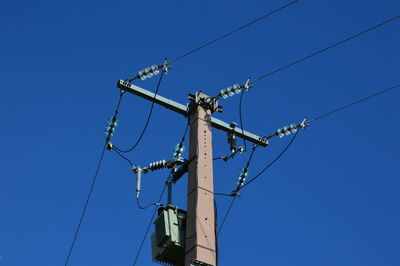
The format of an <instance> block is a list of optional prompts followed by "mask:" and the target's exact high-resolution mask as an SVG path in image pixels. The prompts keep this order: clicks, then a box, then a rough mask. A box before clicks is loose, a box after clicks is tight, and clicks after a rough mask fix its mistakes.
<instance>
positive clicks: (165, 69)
mask: <svg viewBox="0 0 400 266" xmlns="http://www.w3.org/2000/svg"><path fill="white" fill-rule="evenodd" d="M159 68H162V71H163V72H164V73H165V74H168V71H169V70H170V69H171V68H172V67H171V66H168V61H167V58H165V60H164V64H163V65H162V66H159Z"/></svg>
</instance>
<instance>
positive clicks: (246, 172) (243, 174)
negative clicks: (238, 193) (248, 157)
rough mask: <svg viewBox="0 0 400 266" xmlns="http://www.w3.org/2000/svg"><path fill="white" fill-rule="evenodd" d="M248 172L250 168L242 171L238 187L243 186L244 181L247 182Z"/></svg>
mask: <svg viewBox="0 0 400 266" xmlns="http://www.w3.org/2000/svg"><path fill="white" fill-rule="evenodd" d="M247 174H248V169H247V168H243V170H242V171H241V172H240V175H239V177H238V179H237V181H236V184H237V185H238V187H242V186H243V185H244V182H246V177H247Z"/></svg>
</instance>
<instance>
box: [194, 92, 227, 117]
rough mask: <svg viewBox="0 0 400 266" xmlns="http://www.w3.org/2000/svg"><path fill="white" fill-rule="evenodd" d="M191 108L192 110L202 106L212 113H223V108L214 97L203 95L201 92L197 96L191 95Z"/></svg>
mask: <svg viewBox="0 0 400 266" xmlns="http://www.w3.org/2000/svg"><path fill="white" fill-rule="evenodd" d="M189 100H190V104H189V108H190V109H192V108H194V107H195V106H197V105H201V106H203V107H205V108H207V109H209V110H211V112H213V113H214V112H219V113H222V112H223V111H222V106H221V105H219V104H218V99H216V98H214V97H209V96H204V95H201V91H198V92H196V93H195V94H191V93H190V94H189Z"/></svg>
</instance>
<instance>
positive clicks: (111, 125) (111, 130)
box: [65, 90, 129, 266]
mask: <svg viewBox="0 0 400 266" xmlns="http://www.w3.org/2000/svg"><path fill="white" fill-rule="evenodd" d="M124 94H125V92H124V91H122V90H121V91H120V93H119V99H118V103H117V107H116V108H115V111H114V116H113V117H112V119H111V120H110V123H109V125H108V129H107V130H106V133H107V137H106V143H105V144H104V147H103V149H102V151H101V155H100V159H99V162H98V164H97V168H96V172H95V174H94V176H93V180H92V184H91V186H90V189H89V192H88V195H87V197H86V201H85V205H84V207H83V210H82V213H81V216H80V219H79V222H78V226H77V228H76V230H75V234H74V238H73V240H72V243H71V246H70V248H69V251H68V255H67V258H66V260H65V266H67V265H68V262H69V259H70V257H71V254H72V250H73V248H74V246H75V242H76V239H77V237H78V233H79V230H80V228H81V225H82V222H83V218H84V216H85V213H86V209H87V206H88V204H89V200H90V198H91V196H92V192H93V188H94V185H95V183H96V180H97V176H98V174H99V171H100V166H101V164H102V162H103V158H104V153H105V150H106V148H107V146H108V144H109V141H110V137H111V136H112V134H113V133H114V130H115V127H116V125H117V124H116V123H117V116H118V112H119V108H120V106H121V102H122V98H123V96H124ZM128 161H129V160H128Z"/></svg>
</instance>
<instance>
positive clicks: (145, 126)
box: [114, 71, 164, 153]
mask: <svg viewBox="0 0 400 266" xmlns="http://www.w3.org/2000/svg"><path fill="white" fill-rule="evenodd" d="M163 76H164V71H161V75H160V78H159V80H158V83H157V87H156V91H155V93H154V98H153V101H152V102H151V107H150V111H149V114H148V116H147V120H146V123H145V125H144V127H143V130H142V133H141V134H140V136H139V138H138V139H137V140H136V142H135V144H133V146H132V147H131V148H129V149H120V148H118V147H117V146H115V145H114V148H115V149H116V150H118V151H119V152H123V153H127V152H131V151H133V150H134V149H135V148H136V147H137V146H138V145H139V143H140V141H141V140H142V138H143V136H144V134H145V132H146V130H147V126H148V125H149V122H150V119H151V115H152V113H153V108H154V99H155V98H156V97H157V93H158V90H159V89H160V85H161V81H162V78H163Z"/></svg>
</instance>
